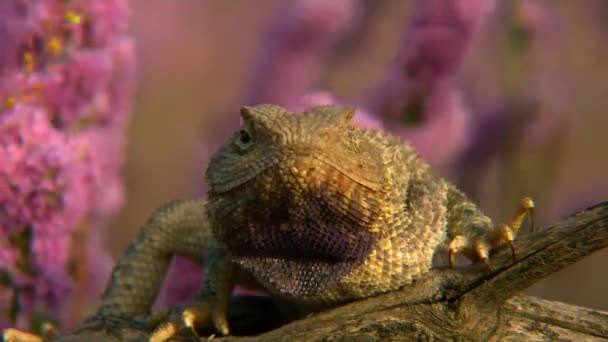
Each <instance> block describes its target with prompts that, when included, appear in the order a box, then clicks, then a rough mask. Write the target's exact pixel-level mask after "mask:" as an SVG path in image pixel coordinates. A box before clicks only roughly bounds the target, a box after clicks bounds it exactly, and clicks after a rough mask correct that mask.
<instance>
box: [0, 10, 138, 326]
mask: <svg viewBox="0 0 608 342" xmlns="http://www.w3.org/2000/svg"><path fill="white" fill-rule="evenodd" d="M127 15H128V11H127V2H126V1H125V0H109V1H102V2H96V1H82V2H72V1H62V0H40V1H20V0H6V1H2V2H0V164H1V166H2V167H1V168H0V232H1V233H2V236H3V237H4V238H3V240H1V241H0V242H1V243H2V247H3V248H4V251H3V254H2V255H1V256H0V269H1V270H2V271H3V272H4V273H3V274H4V275H6V277H7V279H9V280H7V282H8V283H7V284H5V286H4V287H1V288H0V310H2V311H4V312H7V310H9V308H10V307H12V304H11V303H17V302H18V303H19V304H20V305H19V306H18V307H17V308H18V310H17V312H16V314H17V323H18V324H17V325H18V326H20V327H24V326H23V325H26V324H28V321H29V317H30V316H31V315H32V314H33V313H34V312H35V311H39V310H43V311H47V312H49V313H51V314H54V318H57V319H59V320H60V322H59V323H62V324H64V325H69V324H71V323H73V322H71V321H70V320H71V319H73V318H74V317H77V316H78V314H77V313H75V312H72V311H70V310H74V309H75V310H82V306H80V307H75V308H72V307H69V306H68V305H67V303H69V302H70V300H71V299H73V298H72V295H73V294H74V293H75V292H74V289H75V287H76V286H90V287H91V288H92V289H93V290H94V291H98V290H99V284H98V283H93V282H91V281H90V279H91V278H92V276H91V275H95V277H97V278H98V279H105V277H107V276H108V274H109V272H110V263H109V261H108V258H109V257H108V254H107V253H106V252H104V251H103V247H102V242H101V239H99V238H89V239H85V240H84V241H80V240H79V239H80V238H79V236H81V235H82V234H83V232H85V233H86V232H87V230H89V229H96V230H99V229H102V227H103V224H106V223H107V222H108V221H109V219H110V218H111V217H112V216H113V215H115V214H116V213H117V211H118V210H119V209H120V208H121V207H122V205H123V204H124V194H123V184H122V176H121V170H122V167H123V164H124V147H125V142H126V137H125V130H126V127H127V124H128V112H129V111H130V101H131V97H132V94H133V89H134V78H135V74H134V66H135V58H134V52H133V51H134V46H133V42H132V40H131V39H130V38H129V37H128V36H127V35H126V34H125V29H126V23H127ZM85 235H88V236H98V235H99V233H98V232H91V233H90V234H89V233H87V234H85ZM81 244H86V248H83V246H81ZM81 249H82V250H85V251H90V253H81V254H82V255H79V254H78V253H77V251H79V250H81ZM93 251H95V252H93ZM87 257H88V258H92V259H94V260H89V259H87ZM73 265H77V268H79V269H80V268H82V269H80V271H79V272H76V273H79V274H80V275H76V274H75V273H74V269H73V267H72V266H73ZM85 267H88V268H85ZM79 304H83V303H79ZM59 313H61V314H59ZM3 318H6V316H5V317H3ZM1 320H2V318H0V321H1ZM3 324H4V325H6V323H3Z"/></svg>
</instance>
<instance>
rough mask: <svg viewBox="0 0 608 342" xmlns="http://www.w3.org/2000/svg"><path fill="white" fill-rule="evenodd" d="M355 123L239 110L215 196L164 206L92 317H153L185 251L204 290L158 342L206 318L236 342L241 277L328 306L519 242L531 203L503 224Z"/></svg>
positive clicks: (213, 181) (322, 115) (411, 156)
mask: <svg viewBox="0 0 608 342" xmlns="http://www.w3.org/2000/svg"><path fill="white" fill-rule="evenodd" d="M353 114H354V108H353V107H340V106H319V107H313V108H311V109H309V110H307V111H305V112H302V113H292V112H289V111H287V110H286V109H284V108H282V107H279V106H276V105H257V106H253V107H243V108H242V110H241V116H242V127H241V128H240V129H239V130H238V131H236V132H235V133H234V135H233V136H232V137H231V138H230V139H228V141H227V142H226V143H225V144H224V145H223V146H222V147H221V148H220V149H219V151H217V152H216V153H215V154H214V156H213V157H212V159H211V161H210V164H209V167H208V169H207V173H206V180H207V185H208V187H209V190H208V196H207V198H206V199H201V200H194V201H175V202H172V203H170V204H168V205H166V206H164V207H163V208H161V209H159V210H157V211H156V213H155V214H154V215H153V216H152V217H151V219H150V220H149V221H148V223H147V224H146V225H144V227H143V228H142V230H141V231H140V233H139V235H138V237H137V239H136V240H135V241H134V242H132V243H131V244H130V246H129V248H128V249H127V251H126V252H125V254H124V256H123V257H122V258H121V259H120V260H119V262H118V264H117V266H116V267H115V269H114V271H113V275H112V279H111V281H110V284H109V285H108V287H107V289H106V292H105V294H104V297H103V299H102V302H101V305H100V306H99V309H98V310H97V313H96V315H95V316H94V317H109V316H113V315H114V316H117V315H118V316H120V315H126V316H136V315H145V314H147V313H148V310H149V309H150V307H151V306H152V304H153V302H154V300H155V297H156V295H157V293H158V291H159V289H160V286H161V284H162V280H163V277H164V274H165V271H166V269H167V267H168V263H169V261H170V259H171V257H172V256H173V255H176V254H180V255H185V256H188V257H191V258H193V259H195V260H197V261H200V262H203V260H204V264H205V275H204V284H203V287H202V289H201V291H200V293H198V294H197V295H196V296H194V298H193V299H192V301H191V302H190V303H189V305H188V307H187V308H186V309H185V310H183V312H182V314H181V317H180V318H179V319H178V320H175V319H174V320H171V321H169V322H165V323H163V324H160V325H159V326H158V328H157V329H156V330H155V331H154V332H153V333H152V335H151V338H150V341H163V340H165V339H166V338H168V337H170V336H171V335H173V334H174V333H175V332H176V331H178V330H179V329H181V328H183V327H184V326H190V327H191V326H193V325H194V324H195V323H197V322H204V321H209V320H210V321H212V322H213V324H214V326H215V327H216V328H217V330H219V331H220V332H221V333H223V334H228V333H229V330H228V325H227V322H226V320H225V315H226V310H227V305H228V299H229V297H230V294H231V292H232V289H233V287H234V285H235V284H236V283H237V282H239V280H241V279H250V280H251V279H253V280H254V283H255V284H253V285H256V286H259V287H261V288H263V289H265V290H266V291H268V292H269V293H270V294H271V295H274V296H278V297H281V298H284V299H287V300H289V301H291V302H293V303H296V304H301V305H311V306H315V305H318V306H328V305H329V306H331V305H337V304H340V303H344V302H348V301H353V300H357V299H361V298H366V297H370V296H374V295H376V294H379V293H383V292H388V291H391V290H396V289H399V288H400V287H403V286H406V285H408V284H410V283H412V282H413V281H415V280H416V279H417V278H418V277H420V275H422V274H424V273H425V272H427V271H428V270H430V269H431V268H432V267H433V265H434V264H433V262H434V260H436V259H437V254H438V253H445V254H449V259H450V262H451V261H452V259H453V255H454V254H455V253H458V252H461V253H462V254H464V255H465V256H467V257H468V258H469V259H471V260H473V261H478V260H482V261H484V262H486V264H488V265H489V262H488V258H489V254H490V252H492V251H493V250H494V249H496V248H498V247H500V246H501V245H504V244H506V243H510V241H512V240H513V239H514V237H515V234H516V233H517V231H518V229H519V226H520V224H521V221H522V219H523V216H524V215H525V214H526V213H527V212H528V211H529V210H531V209H532V206H533V204H532V202H531V200H529V199H525V200H524V201H522V203H521V205H520V207H521V208H520V210H519V211H518V212H517V214H516V215H515V218H514V219H513V221H512V222H511V223H510V225H504V224H503V225H497V226H495V225H494V224H493V223H492V221H491V220H490V218H488V217H487V216H486V215H484V214H483V213H482V212H481V211H480V210H479V209H478V208H477V206H476V205H475V204H473V203H472V202H471V201H470V200H469V199H468V198H467V197H466V196H465V195H464V194H463V193H462V192H460V191H459V190H457V189H456V188H455V187H454V186H453V185H452V184H450V183H449V182H447V181H445V180H443V179H442V178H440V177H438V176H436V175H434V174H433V173H432V171H431V170H430V168H429V166H428V164H427V163H426V162H425V161H423V160H422V159H420V158H419V157H418V155H417V154H416V152H415V150H414V149H413V147H412V146H411V145H409V144H408V143H407V142H404V141H402V140H401V139H399V138H397V137H394V136H391V135H388V134H386V133H383V132H379V131H374V130H368V129H363V128H359V127H356V126H355V125H354V124H353V123H352V122H351V119H352V116H353ZM438 143H440V142H438ZM250 282H251V281H250ZM87 329H89V328H88V327H86V326H85V328H83V327H81V328H77V329H76V331H75V333H79V332H82V331H86V330H87Z"/></svg>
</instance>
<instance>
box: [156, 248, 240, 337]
mask: <svg viewBox="0 0 608 342" xmlns="http://www.w3.org/2000/svg"><path fill="white" fill-rule="evenodd" d="M236 278H237V270H236V266H235V265H234V263H233V262H232V259H231V257H230V255H229V254H228V252H227V250H226V248H224V247H223V246H222V245H221V244H220V243H219V242H218V241H217V240H211V242H210V243H209V249H208V253H207V257H206V258H205V274H204V281H203V287H202V289H201V291H200V293H199V294H198V295H196V296H195V297H194V298H193V299H191V300H190V302H189V304H188V305H186V308H185V309H184V310H183V311H182V313H181V317H180V318H177V319H172V320H170V321H168V322H166V323H164V324H161V325H160V326H159V327H158V328H156V329H155V330H154V331H153V332H152V334H151V335H150V340H149V341H150V342H162V341H165V340H166V339H168V338H169V337H171V336H172V335H174V334H175V333H176V332H178V331H179V330H181V329H182V328H184V327H187V328H190V329H191V330H192V332H193V333H194V334H195V335H196V330H195V325H196V323H205V322H207V321H209V320H211V321H212V322H213V325H214V327H215V328H216V329H217V330H218V331H219V332H220V333H221V334H222V335H228V333H229V329H228V323H227V322H226V312H227V309H228V301H229V300H230V295H231V294H232V289H233V288H234V285H235V283H236Z"/></svg>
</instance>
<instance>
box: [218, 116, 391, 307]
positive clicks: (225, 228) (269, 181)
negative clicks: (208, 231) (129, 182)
mask: <svg viewBox="0 0 608 342" xmlns="http://www.w3.org/2000/svg"><path fill="white" fill-rule="evenodd" d="M354 111H355V109H354V107H340V106H319V107H313V108H311V109H309V110H307V111H304V112H302V113H291V112H289V111H287V110H286V109H284V108H282V107H279V106H276V105H258V106H253V107H243V108H242V110H241V117H242V126H241V127H240V128H239V129H238V130H237V131H236V132H235V133H234V135H233V136H232V137H231V138H230V139H229V140H228V141H227V142H226V143H225V144H224V145H223V146H222V147H221V148H220V149H219V151H218V152H217V153H216V154H215V155H214V156H213V157H212V158H211V161H210V164H209V166H208V169H207V173H206V179H207V183H208V186H209V190H208V196H209V209H208V212H209V217H210V221H211V224H212V228H213V232H214V236H215V237H216V238H217V239H218V240H219V241H221V242H223V243H224V244H225V245H226V246H227V247H228V249H229V250H230V252H231V253H232V255H233V258H234V260H235V261H236V262H237V263H238V264H240V265H241V266H242V267H243V268H245V269H246V270H248V271H250V272H251V273H253V274H254V275H255V276H256V277H257V278H258V280H260V281H261V282H262V283H264V285H266V286H267V287H270V288H272V289H274V290H275V291H278V292H280V293H283V294H285V295H292V296H297V297H300V298H301V297H307V296H314V295H316V294H318V293H319V292H321V291H323V290H326V289H328V288H331V287H332V285H335V284H337V282H338V281H339V280H340V278H341V277H343V276H344V275H346V274H347V273H348V272H350V271H351V270H352V269H353V267H356V266H357V265H359V264H361V263H362V262H363V261H364V260H365V259H366V258H367V257H368V256H369V254H370V253H371V251H372V249H373V247H374V243H375V242H376V241H377V237H378V230H379V229H378V228H379V221H380V217H381V216H382V208H383V203H384V200H385V198H386V194H387V193H388V191H387V187H388V181H387V179H388V175H387V174H386V171H385V170H386V168H385V167H383V157H382V151H381V150H380V148H381V147H380V146H378V144H374V143H373V141H372V140H371V139H364V138H363V135H362V134H363V133H362V132H363V131H362V130H361V129H360V128H356V127H355V126H354V125H353V124H352V122H351V119H352V116H353V114H354Z"/></svg>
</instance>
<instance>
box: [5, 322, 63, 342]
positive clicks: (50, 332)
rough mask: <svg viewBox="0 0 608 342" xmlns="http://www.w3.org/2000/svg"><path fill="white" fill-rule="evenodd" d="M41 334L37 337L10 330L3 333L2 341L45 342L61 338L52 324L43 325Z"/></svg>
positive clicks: (25, 332)
mask: <svg viewBox="0 0 608 342" xmlns="http://www.w3.org/2000/svg"><path fill="white" fill-rule="evenodd" d="M41 330H42V331H41V334H40V335H36V334H32V333H30V332H27V331H21V330H19V329H14V328H9V329H4V331H3V332H2V341H4V342H45V341H51V340H54V339H56V338H57V337H58V336H59V333H58V332H57V328H55V326H54V325H53V324H51V323H48V322H47V323H43V324H42V327H41Z"/></svg>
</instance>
